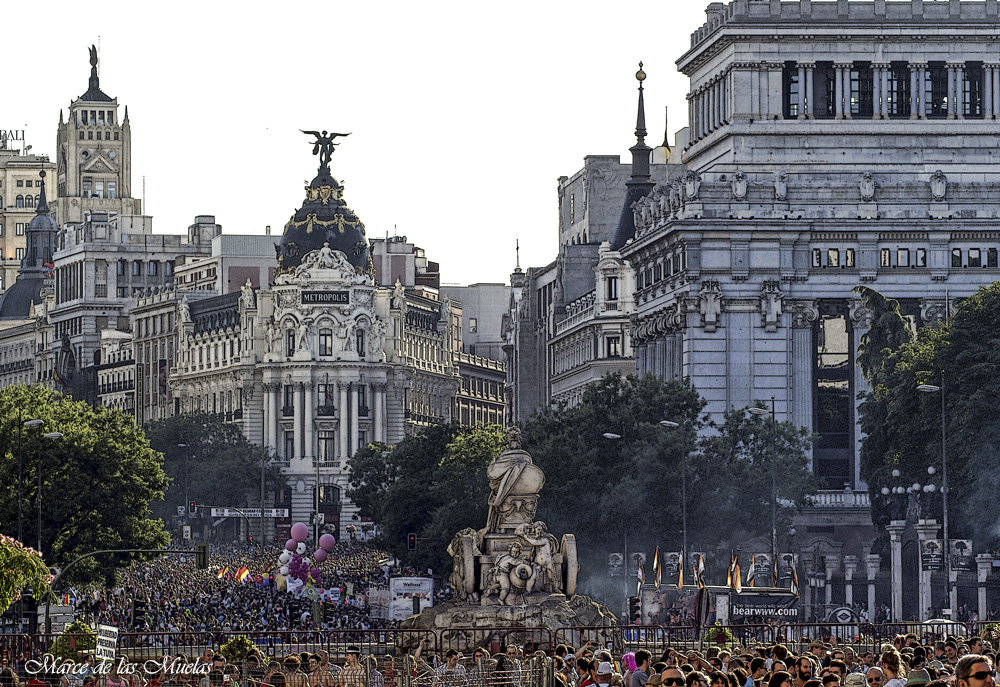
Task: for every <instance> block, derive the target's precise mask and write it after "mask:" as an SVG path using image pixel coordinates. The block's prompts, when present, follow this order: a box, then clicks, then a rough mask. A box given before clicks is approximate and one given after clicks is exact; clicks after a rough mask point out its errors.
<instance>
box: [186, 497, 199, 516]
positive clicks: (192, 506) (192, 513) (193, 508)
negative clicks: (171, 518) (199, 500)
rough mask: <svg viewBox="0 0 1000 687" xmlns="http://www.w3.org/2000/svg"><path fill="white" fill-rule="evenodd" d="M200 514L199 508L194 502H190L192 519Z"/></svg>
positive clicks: (189, 513)
mask: <svg viewBox="0 0 1000 687" xmlns="http://www.w3.org/2000/svg"><path fill="white" fill-rule="evenodd" d="M197 513H198V506H197V505H196V504H195V502H194V501H188V515H190V516H191V517H192V518H193V517H194V516H195V515H196V514H197Z"/></svg>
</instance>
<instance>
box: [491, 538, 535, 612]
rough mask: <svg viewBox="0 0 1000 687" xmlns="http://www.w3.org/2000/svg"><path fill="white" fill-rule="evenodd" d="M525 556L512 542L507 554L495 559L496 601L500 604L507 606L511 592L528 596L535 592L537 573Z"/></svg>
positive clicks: (525, 553)
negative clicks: (497, 589) (497, 595)
mask: <svg viewBox="0 0 1000 687" xmlns="http://www.w3.org/2000/svg"><path fill="white" fill-rule="evenodd" d="M527 556H528V552H526V551H525V550H524V548H523V547H522V546H521V545H520V544H518V543H517V542H514V543H513V544H511V545H510V548H509V549H508V550H507V553H504V554H501V555H500V556H498V557H497V564H496V566H495V567H494V571H495V572H494V574H495V576H496V581H497V583H498V584H499V585H500V595H499V597H498V600H499V601H500V603H501V604H503V605H507V601H508V599H509V597H510V593H511V591H512V590H517V592H518V593H519V594H521V595H524V594H530V593H531V592H533V591H534V590H535V580H536V577H537V572H536V570H535V566H534V565H532V564H531V562H530V561H529V560H528V558H527Z"/></svg>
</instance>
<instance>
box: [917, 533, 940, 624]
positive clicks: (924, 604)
mask: <svg viewBox="0 0 1000 687" xmlns="http://www.w3.org/2000/svg"><path fill="white" fill-rule="evenodd" d="M913 529H915V530H916V531H917V537H918V538H919V539H920V609H919V610H920V615H919V618H920V619H921V620H929V619H930V618H928V617H927V609H928V608H930V606H931V571H930V570H924V542H925V541H927V540H928V539H935V538H936V537H937V533H938V532H939V531H940V530H941V526H940V525H938V522H937V520H934V519H933V518H932V519H930V520H918V521H917V524H916V525H914V526H913Z"/></svg>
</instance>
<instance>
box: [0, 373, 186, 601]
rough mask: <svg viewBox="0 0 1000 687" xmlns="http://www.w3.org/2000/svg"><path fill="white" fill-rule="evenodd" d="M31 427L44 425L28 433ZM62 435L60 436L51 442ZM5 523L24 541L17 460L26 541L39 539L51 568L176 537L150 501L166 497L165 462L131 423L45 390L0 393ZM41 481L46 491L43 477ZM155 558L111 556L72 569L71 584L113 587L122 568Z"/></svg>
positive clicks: (1, 515)
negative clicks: (157, 517)
mask: <svg viewBox="0 0 1000 687" xmlns="http://www.w3.org/2000/svg"><path fill="white" fill-rule="evenodd" d="M27 420H41V421H42V423H41V425H40V426H37V427H29V428H25V427H24V426H23V423H24V422H25V421H27ZM52 432H60V433H61V434H62V437H61V438H45V437H44V436H43V435H44V434H45V433H52ZM0 456H3V460H2V461H0V523H2V531H3V533H4V534H7V535H9V536H14V537H16V536H17V523H18V489H17V485H18V457H19V456H20V458H21V461H20V463H21V484H22V493H23V499H22V521H23V531H24V535H23V536H24V539H26V540H27V541H28V542H29V543H31V544H36V543H37V541H38V528H37V525H36V523H37V517H38V512H39V510H38V508H39V503H41V506H42V507H41V519H42V523H41V524H42V527H41V549H42V553H43V555H44V560H45V562H46V563H47V564H48V566H49V567H53V566H56V567H63V566H65V565H66V564H67V563H69V562H71V561H72V560H73V559H75V558H76V557H78V556H80V555H83V554H84V553H89V552H91V551H96V550H98V549H124V548H136V549H158V548H163V547H164V546H165V545H166V544H167V543H168V542H169V540H170V538H169V536H168V535H167V533H166V531H165V530H164V528H163V522H162V521H161V520H155V519H152V518H151V517H150V516H151V512H150V502H153V501H158V500H161V499H162V498H163V492H164V490H165V489H166V488H167V484H168V480H167V476H166V474H165V473H164V472H163V458H162V456H161V455H160V454H159V453H157V452H156V451H154V450H153V449H152V448H151V447H150V446H149V442H148V441H147V440H146V437H145V435H144V434H143V432H142V430H141V429H139V428H138V427H136V425H135V422H134V420H133V418H132V417H131V416H129V415H127V414H125V413H122V412H119V411H113V410H104V409H99V410H95V409H94V408H92V407H91V406H90V405H88V404H87V403H84V402H81V401H72V400H69V399H67V398H66V397H64V396H62V395H60V394H59V393H57V392H55V391H53V390H51V389H46V388H44V387H41V386H30V387H29V386H24V385H18V386H10V387H6V388H4V389H3V390H0ZM39 472H40V474H41V492H40V493H39V490H38V481H39V480H38V477H39ZM148 557H150V556H149V555H140V554H136V555H132V554H109V555H105V556H101V557H99V558H90V559H87V560H84V561H81V562H80V563H79V564H77V565H76V566H74V567H73V568H72V569H71V570H70V571H69V572H68V573H67V575H66V577H65V578H64V579H65V580H66V581H67V582H74V581H101V582H104V583H105V584H111V583H113V581H114V576H115V571H116V570H117V569H118V568H120V567H123V566H126V565H128V563H129V562H130V561H132V560H134V559H136V558H148Z"/></svg>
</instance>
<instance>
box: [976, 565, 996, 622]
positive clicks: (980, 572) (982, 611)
mask: <svg viewBox="0 0 1000 687" xmlns="http://www.w3.org/2000/svg"><path fill="white" fill-rule="evenodd" d="M992 569H993V556H992V555H990V554H988V553H981V554H979V555H978V556H976V581H977V582H978V583H979V589H978V591H979V599H978V601H979V603H978V604H977V605H978V611H979V619H980V620H985V618H986V612H987V610H989V607H988V606H987V605H986V578H987V577H989V574H990V570H992Z"/></svg>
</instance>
